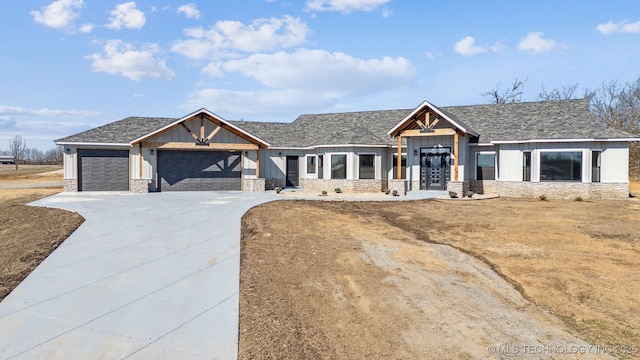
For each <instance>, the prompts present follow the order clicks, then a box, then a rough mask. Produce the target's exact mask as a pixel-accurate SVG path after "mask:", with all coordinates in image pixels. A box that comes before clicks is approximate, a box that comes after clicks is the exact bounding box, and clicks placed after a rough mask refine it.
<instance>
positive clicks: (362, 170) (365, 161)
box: [358, 154, 376, 179]
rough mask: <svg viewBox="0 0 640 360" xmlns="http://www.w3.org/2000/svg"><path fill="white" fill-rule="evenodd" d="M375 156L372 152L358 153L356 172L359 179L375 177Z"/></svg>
mask: <svg viewBox="0 0 640 360" xmlns="http://www.w3.org/2000/svg"><path fill="white" fill-rule="evenodd" d="M375 160H376V156H375V155H373V154H360V155H358V174H359V177H360V179H375V178H376V166H375Z"/></svg>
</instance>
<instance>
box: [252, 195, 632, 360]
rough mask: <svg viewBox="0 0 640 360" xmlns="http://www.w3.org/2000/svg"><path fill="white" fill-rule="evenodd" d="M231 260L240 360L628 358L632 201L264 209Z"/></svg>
mask: <svg viewBox="0 0 640 360" xmlns="http://www.w3.org/2000/svg"><path fill="white" fill-rule="evenodd" d="M241 254H242V255H241V288H240V358H241V359H302V358H306V359H312V358H342V359H363V358H385V359H387V358H388V359H424V358H467V359H475V358H487V357H491V356H493V355H495V356H498V355H497V354H494V353H493V352H492V351H499V349H500V348H499V347H500V346H502V349H503V350H504V346H505V345H506V346H507V347H508V349H510V350H511V351H512V352H511V354H512V355H511V356H513V355H514V352H515V351H519V354H523V353H525V352H526V351H529V355H532V357H534V358H540V357H542V358H547V357H557V356H561V354H563V353H564V354H565V355H567V356H568V357H570V358H574V357H580V358H590V357H598V356H601V355H604V353H607V354H609V355H613V356H615V357H619V358H629V357H631V358H635V357H638V351H639V347H640V327H639V326H638V324H640V312H639V311H638V309H640V297H639V296H638V294H640V272H639V271H638V269H640V256H639V255H640V201H638V199H631V200H629V201H613V202H604V201H599V202H586V201H583V202H575V201H547V202H543V201H537V200H514V199H495V200H482V201H473V200H471V201H460V200H457V201H456V200H437V201H418V202H410V203H404V202H393V203H390V202H311V201H286V202H273V203H269V204H264V205H261V206H259V207H257V208H254V209H252V210H250V211H249V212H248V213H247V214H246V215H245V217H244V219H243V241H242V252H241ZM490 269H493V271H491V270H490ZM573 336H575V337H577V338H580V339H582V340H585V341H587V342H588V343H590V344H591V345H593V346H594V347H593V348H589V349H587V348H579V347H578V346H579V345H578V344H581V342H580V340H578V339H577V338H574V337H573ZM534 345H538V346H546V347H543V348H540V347H538V348H529V347H528V346H534ZM571 346H575V348H571ZM596 346H600V348H598V347H596ZM572 349H573V350H572ZM579 349H583V350H585V351H584V353H580V351H579ZM587 350H588V351H587ZM542 351H547V352H546V353H545V352H542ZM572 351H573V352H572ZM498 357H507V358H509V356H508V355H504V354H503V355H501V356H498ZM565 358H566V357H565Z"/></svg>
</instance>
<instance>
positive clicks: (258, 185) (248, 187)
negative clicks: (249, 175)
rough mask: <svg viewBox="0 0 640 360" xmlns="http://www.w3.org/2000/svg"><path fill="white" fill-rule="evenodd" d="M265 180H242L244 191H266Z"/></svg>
mask: <svg viewBox="0 0 640 360" xmlns="http://www.w3.org/2000/svg"><path fill="white" fill-rule="evenodd" d="M265 184H266V181H265V179H242V191H265Z"/></svg>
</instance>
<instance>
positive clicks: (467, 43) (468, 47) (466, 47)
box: [453, 36, 488, 56]
mask: <svg viewBox="0 0 640 360" xmlns="http://www.w3.org/2000/svg"><path fill="white" fill-rule="evenodd" d="M475 43H476V40H475V39H474V38H473V37H471V36H467V37H465V38H463V39H462V40H460V41H458V42H457V43H455V45H453V50H455V52H457V53H458V54H460V55H462V56H474V55H478V54H484V53H486V52H487V51H488V50H487V49H486V48H484V47H481V46H476V45H475Z"/></svg>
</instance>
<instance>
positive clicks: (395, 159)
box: [393, 154, 407, 179]
mask: <svg viewBox="0 0 640 360" xmlns="http://www.w3.org/2000/svg"><path fill="white" fill-rule="evenodd" d="M400 167H401V168H402V169H401V170H400V171H401V172H402V173H401V174H400V175H401V176H402V179H406V178H407V155H405V154H402V157H401V158H400ZM393 178H394V179H398V154H393Z"/></svg>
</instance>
